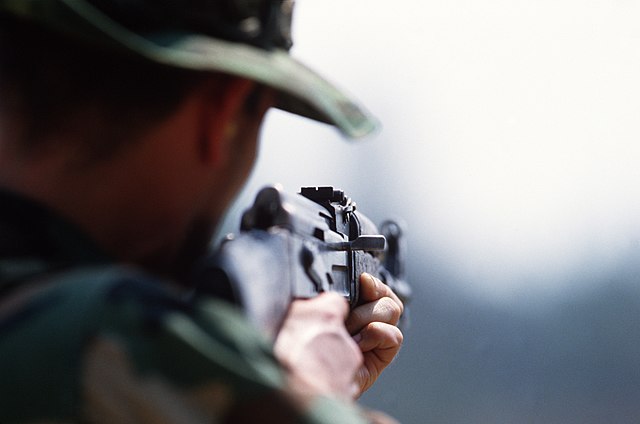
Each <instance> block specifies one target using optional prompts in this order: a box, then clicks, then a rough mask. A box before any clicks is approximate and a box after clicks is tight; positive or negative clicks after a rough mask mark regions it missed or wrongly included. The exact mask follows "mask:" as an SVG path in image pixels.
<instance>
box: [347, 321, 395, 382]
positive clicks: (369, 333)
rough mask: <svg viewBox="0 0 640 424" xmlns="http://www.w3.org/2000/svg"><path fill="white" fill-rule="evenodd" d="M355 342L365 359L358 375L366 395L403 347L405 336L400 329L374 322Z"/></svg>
mask: <svg viewBox="0 0 640 424" xmlns="http://www.w3.org/2000/svg"><path fill="white" fill-rule="evenodd" d="M354 340H356V342H357V343H358V347H359V348H360V350H361V351H362V352H363V357H364V363H363V365H362V367H361V368H360V370H359V371H358V373H357V375H356V380H357V381H358V383H359V385H360V388H361V393H364V392H365V391H366V390H367V389H369V387H371V386H372V385H373V383H374V382H375V381H376V379H377V378H378V377H379V376H380V374H381V373H382V371H383V370H384V369H385V368H386V367H387V366H388V365H389V364H390V363H391V362H393V359H394V358H395V357H396V355H397V354H398V352H399V351H400V347H401V346H402V342H403V335H402V332H401V331H400V330H399V329H398V327H395V326H393V325H390V324H384V323H380V322H374V323H371V324H369V325H368V326H367V327H366V328H365V329H363V330H362V331H361V332H360V333H359V334H358V335H357V336H356V337H354Z"/></svg>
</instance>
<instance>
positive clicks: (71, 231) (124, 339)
mask: <svg viewBox="0 0 640 424" xmlns="http://www.w3.org/2000/svg"><path fill="white" fill-rule="evenodd" d="M283 384H284V379H283V375H282V372H281V369H280V368H279V366H278V364H277V362H276V360H275V359H274V357H273V354H272V352H271V348H270V346H269V345H268V344H267V343H265V342H264V341H263V340H262V339H261V337H260V336H259V335H258V334H257V333H256V332H255V331H254V330H253V329H252V328H251V327H250V326H249V325H248V324H247V323H246V322H245V320H244V318H243V317H242V315H241V314H240V313H239V311H238V310H236V309H235V308H234V307H233V306H232V305H230V304H228V303H227V302H224V301H222V300H219V299H215V298H212V297H199V298H198V299H197V300H195V301H191V302H186V301H183V300H181V299H180V297H179V296H177V295H175V294H174V293H172V291H171V290H170V289H169V288H168V286H167V285H166V284H165V283H163V282H161V281H159V280H158V279H156V278H154V277H152V276H150V275H148V274H145V273H143V272H141V271H140V270H136V269H133V268H130V267H126V266H123V265H120V264H117V263H114V262H113V261H111V260H110V259H109V257H107V256H106V255H104V254H103V253H101V252H100V250H99V249H98V248H96V246H95V245H93V243H92V242H91V240H89V239H88V238H87V237H85V236H84V235H83V234H82V233H81V232H80V231H78V230H77V229H76V228H74V227H73V226H72V225H70V224H69V223H67V222H65V221H64V220H62V219H60V218H59V217H57V216H55V214H53V213H51V212H50V211H48V210H46V209H45V208H43V207H41V206H39V205H37V204H34V203H32V202H30V201H28V200H26V199H23V198H21V197H19V196H16V195H13V194H10V193H0V423H2V424H9V423H72V422H90V423H185V424H188V423H217V422H234V423H235V422H252V423H258V422H267V423H269V422H278V423H287V422H308V423H361V422H364V420H363V419H362V417H361V416H360V414H359V412H358V411H356V410H355V409H354V408H352V407H351V406H350V405H344V404H341V403H338V402H336V401H333V400H329V399H313V400H311V402H310V404H308V405H305V407H304V408H302V407H301V406H300V405H297V404H296V402H294V401H291V400H288V398H287V397H286V396H284V395H283V392H282V390H281V389H282V387H283Z"/></svg>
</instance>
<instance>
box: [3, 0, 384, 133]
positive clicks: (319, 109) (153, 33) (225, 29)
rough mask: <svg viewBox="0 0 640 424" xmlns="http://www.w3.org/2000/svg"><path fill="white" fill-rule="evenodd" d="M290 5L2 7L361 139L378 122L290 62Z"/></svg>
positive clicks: (256, 0)
mask: <svg viewBox="0 0 640 424" xmlns="http://www.w3.org/2000/svg"><path fill="white" fill-rule="evenodd" d="M292 9H293V1H292V0H126V1H124V0H0V13H8V14H10V15H13V16H18V17H21V18H23V19H25V20H28V21H31V22H35V23H38V24H40V25H43V26H45V27H48V28H50V29H53V30H54V31H56V32H60V33H66V34H68V35H69V36H71V37H73V38H76V39H78V40H83V41H85V42H87V43H89V44H92V45H96V46H102V47H108V48H110V49H112V50H119V51H126V52H129V53H131V54H134V55H137V56H139V57H144V58H146V59H148V60H151V61H153V62H156V63H161V64H165V65H168V66H170V67H174V68H179V69H189V70H195V71H203V72H220V73H224V74H229V75H235V76H239V77H243V78H247V79H250V80H253V81H256V82H258V83H260V84H263V85H266V86H269V87H272V88H274V89H275V90H276V92H277V96H276V99H275V106H276V107H279V108H281V109H285V110H289V111H291V112H294V113H297V114H301V115H305V116H309V117H312V118H314V119H317V120H321V121H325V122H328V123H331V124H333V125H335V126H336V127H338V129H339V130H340V131H342V132H343V133H344V134H345V135H346V136H348V137H360V136H363V135H365V134H367V133H369V132H370V131H372V130H373V129H374V127H375V120H374V119H373V118H372V117H371V116H369V115H368V114H367V112H366V111H364V110H363V109H362V108H361V107H360V106H358V105H357V104H356V103H355V102H353V101H352V100H350V99H349V98H348V97H347V96H345V95H344V94H343V93H342V92H341V91H340V90H338V89H337V88H335V87H334V86H333V85H332V84H330V83H328V82H327V81H326V80H324V79H323V78H321V77H320V76H318V75H317V74H316V73H315V72H313V71H311V70H309V69H308V68H307V67H305V66H304V65H302V64H301V63H299V62H298V61H296V60H295V59H293V58H292V57H291V56H290V55H289V51H288V50H289V48H290V47H291V45H292V42H291V16H292Z"/></svg>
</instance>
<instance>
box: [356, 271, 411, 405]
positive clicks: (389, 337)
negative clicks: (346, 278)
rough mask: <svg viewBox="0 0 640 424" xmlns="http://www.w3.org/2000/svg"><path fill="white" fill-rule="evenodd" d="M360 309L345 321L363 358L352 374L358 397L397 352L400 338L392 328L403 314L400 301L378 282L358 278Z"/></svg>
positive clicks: (399, 334)
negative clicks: (357, 369)
mask: <svg viewBox="0 0 640 424" xmlns="http://www.w3.org/2000/svg"><path fill="white" fill-rule="evenodd" d="M360 303H361V304H360V305H359V306H357V307H356V308H354V309H353V310H352V311H351V313H350V314H349V317H348V318H347V322H346V325H347V330H348V331H349V333H350V334H351V335H353V338H354V340H355V341H356V342H357V343H358V346H359V347H360V350H361V351H362V353H363V355H364V363H363V365H362V367H361V368H360V370H359V371H358V373H357V374H356V382H357V384H358V387H359V394H358V396H359V395H361V394H362V393H364V392H365V391H366V390H368V389H369V387H371V386H372V385H373V383H374V382H375V381H376V379H377V378H378V377H379V376H380V374H381V373H382V370H384V369H385V368H386V367H387V365H389V364H390V363H391V362H392V361H393V358H395V356H396V355H397V354H398V352H399V351H400V346H401V345H402V341H403V336H402V332H401V331H400V329H399V328H398V327H396V325H397V324H398V320H399V319H400V316H401V315H402V312H403V311H404V305H403V304H402V301H400V299H398V296H396V294H395V293H393V291H392V290H391V289H390V288H389V286H387V285H386V284H384V283H383V282H382V281H380V280H378V279H377V278H374V277H373V276H371V275H369V274H362V275H361V276H360Z"/></svg>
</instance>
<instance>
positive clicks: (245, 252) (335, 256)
mask: <svg viewBox="0 0 640 424" xmlns="http://www.w3.org/2000/svg"><path fill="white" fill-rule="evenodd" d="M240 230H241V231H240V233H239V234H237V235H230V236H227V239H226V240H225V241H224V242H223V243H222V245H221V247H220V250H219V252H218V254H217V255H216V266H217V267H218V268H219V269H221V270H222V271H223V272H224V273H225V274H226V276H227V278H228V279H229V282H230V283H231V287H232V290H233V291H234V295H235V297H236V298H237V299H238V300H239V302H240V304H241V305H242V306H243V308H244V309H245V311H246V313H247V315H248V316H249V319H250V320H251V321H253V323H254V324H256V325H257V326H258V327H259V328H261V329H262V330H263V331H264V332H266V333H267V334H268V335H270V336H271V337H274V336H275V334H276V333H277V331H278V329H279V327H280V325H281V323H282V319H283V318H284V316H285V314H286V312H287V309H288V306H289V303H290V302H291V300H292V299H296V298H310V297H313V296H316V295H318V294H319V293H322V292H326V291H334V292H337V293H340V294H342V295H343V296H344V297H345V298H347V299H348V300H349V304H350V305H351V306H352V307H354V306H356V305H357V304H358V300H359V288H360V284H359V277H360V274H362V273H363V272H368V273H370V274H372V275H374V276H376V277H378V278H379V279H380V280H382V281H383V282H384V283H385V284H387V285H389V286H390V287H391V288H392V289H393V291H394V292H395V293H396V294H397V295H398V297H400V299H401V300H402V301H403V302H405V303H407V302H408V301H409V299H410V296H411V289H410V287H409V285H408V284H407V283H406V281H405V280H404V255H405V250H404V240H403V234H402V228H401V226H400V225H398V224H397V223H396V222H394V221H386V222H384V223H383V224H382V225H381V229H380V231H378V229H377V228H376V226H375V225H374V224H373V223H372V222H371V221H370V220H369V219H368V218H367V217H366V216H364V215H363V214H361V213H360V212H359V211H357V210H356V204H355V202H353V201H351V199H350V198H348V197H346V196H345V195H344V193H343V192H342V191H341V190H335V189H334V188H333V187H303V188H302V189H301V191H300V193H299V194H296V195H288V194H286V193H285V192H284V191H283V190H282V189H281V188H280V187H279V186H270V187H265V188H263V189H262V190H260V192H259V193H258V195H257V196H256V199H255V201H254V204H253V206H251V208H249V209H248V210H247V211H245V213H244V215H243V216H242V222H241V226H240Z"/></svg>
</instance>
